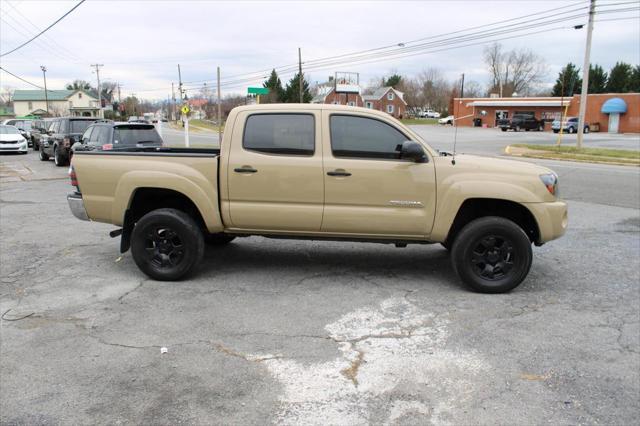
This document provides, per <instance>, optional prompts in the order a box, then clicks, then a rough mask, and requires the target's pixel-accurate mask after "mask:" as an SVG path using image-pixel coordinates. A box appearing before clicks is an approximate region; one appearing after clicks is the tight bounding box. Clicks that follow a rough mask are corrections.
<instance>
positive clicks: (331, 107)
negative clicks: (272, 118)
mask: <svg viewBox="0 0 640 426" xmlns="http://www.w3.org/2000/svg"><path fill="white" fill-rule="evenodd" d="M234 110H237V111H238V112H242V111H269V112H275V111H278V110H281V111H318V110H325V111H337V112H344V113H353V112H362V113H368V114H373V115H379V116H381V117H386V118H393V117H392V116H391V115H389V114H387V113H386V112H383V111H378V110H375V109H371V108H363V107H356V106H349V105H336V104H262V105H243V106H239V107H235V108H234Z"/></svg>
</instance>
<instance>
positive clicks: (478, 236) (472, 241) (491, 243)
mask: <svg viewBox="0 0 640 426" xmlns="http://www.w3.org/2000/svg"><path fill="white" fill-rule="evenodd" d="M532 257H533V255H532V250H531V241H529V237H527V234H526V233H525V232H524V231H523V230H522V228H520V227H519V226H518V225H516V224H515V223H514V222H512V221H510V220H508V219H504V218H501V217H496V216H487V217H482V218H479V219H476V220H474V221H472V222H470V223H468V224H467V225H466V226H465V227H464V228H463V229H462V230H461V231H460V233H459V234H458V236H457V237H456V239H455V241H454V242H453V247H452V249H451V261H452V264H453V269H454V270H455V271H456V274H458V277H460V279H461V280H462V281H463V282H464V283H465V284H467V285H468V286H470V287H471V288H472V289H474V290H475V291H478V292H480V293H504V292H507V291H510V290H513V289H514V288H516V287H517V286H518V285H520V283H521V282H522V281H523V280H524V279H525V277H526V276H527V274H528V273H529V269H531V261H532ZM507 265H509V268H508V269H507V270H505V269H504V267H505V266H507Z"/></svg>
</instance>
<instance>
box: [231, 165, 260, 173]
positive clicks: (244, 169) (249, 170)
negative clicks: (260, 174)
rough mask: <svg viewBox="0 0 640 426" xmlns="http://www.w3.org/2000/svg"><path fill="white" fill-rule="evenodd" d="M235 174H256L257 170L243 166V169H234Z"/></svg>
mask: <svg viewBox="0 0 640 426" xmlns="http://www.w3.org/2000/svg"><path fill="white" fill-rule="evenodd" d="M233 171H234V172H236V173H256V172H257V170H256V169H254V168H253V167H251V166H242V167H237V168H235V169H233Z"/></svg>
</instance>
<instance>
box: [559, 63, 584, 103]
mask: <svg viewBox="0 0 640 426" xmlns="http://www.w3.org/2000/svg"><path fill="white" fill-rule="evenodd" d="M581 86H582V79H581V78H580V68H577V67H576V66H575V65H574V64H572V63H571V62H569V63H568V64H567V66H566V67H564V68H562V70H561V71H560V74H558V78H557V79H556V84H555V85H554V86H553V91H552V95H553V96H573V95H574V94H577V93H580V92H581V89H580V88H581ZM563 87H564V91H563V90H562V89H563Z"/></svg>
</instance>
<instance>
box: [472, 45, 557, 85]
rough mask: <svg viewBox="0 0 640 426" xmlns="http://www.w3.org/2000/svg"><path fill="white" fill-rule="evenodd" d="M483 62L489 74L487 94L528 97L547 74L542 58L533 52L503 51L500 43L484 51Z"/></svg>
mask: <svg viewBox="0 0 640 426" xmlns="http://www.w3.org/2000/svg"><path fill="white" fill-rule="evenodd" d="M484 61H485V63H486V65H487V67H488V68H489V72H490V73H491V84H490V85H489V93H498V94H500V95H501V96H512V95H513V93H515V92H517V93H518V94H520V95H528V94H529V93H530V92H531V91H533V90H534V89H535V86H536V85H537V84H538V83H539V82H540V81H541V80H542V78H543V77H544V75H545V74H546V72H547V67H546V65H545V63H544V62H543V60H542V58H541V57H540V56H538V55H536V54H535V53H533V51H531V50H528V49H524V50H511V51H504V50H503V48H502V45H501V44H500V43H493V44H492V45H490V46H488V47H486V48H485V49H484Z"/></svg>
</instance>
